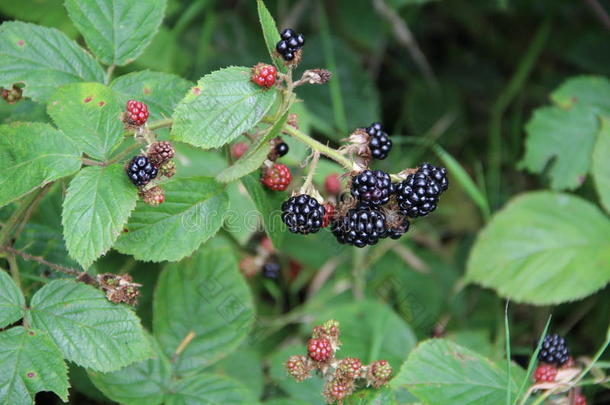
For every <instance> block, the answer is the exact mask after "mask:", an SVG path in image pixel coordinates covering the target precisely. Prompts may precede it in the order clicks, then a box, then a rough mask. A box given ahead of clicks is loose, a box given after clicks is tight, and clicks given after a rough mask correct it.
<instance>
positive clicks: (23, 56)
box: [0, 21, 104, 102]
mask: <svg viewBox="0 0 610 405" xmlns="http://www.w3.org/2000/svg"><path fill="white" fill-rule="evenodd" d="M103 80H104V71H103V70H102V68H101V66H100V65H99V64H98V63H97V62H96V61H95V60H94V59H93V58H92V57H91V55H89V54H88V53H87V52H85V51H84V50H83V49H82V48H81V47H79V46H78V45H77V44H76V43H75V42H74V41H72V40H70V39H69V38H68V37H67V36H66V35H65V34H63V33H62V32H61V31H58V30H56V29H54V28H45V27H41V26H38V25H34V24H27V23H23V22H18V21H10V22H5V23H3V24H2V25H0V86H1V87H10V86H11V85H12V84H13V83H24V84H25V88H24V95H25V96H27V97H31V98H33V99H34V100H36V101H43V102H45V101H47V100H48V99H49V97H50V96H51V94H52V93H53V92H54V91H55V90H56V88H57V87H59V86H61V85H64V84H67V83H73V82H83V81H90V82H96V81H97V82H101V81H103Z"/></svg>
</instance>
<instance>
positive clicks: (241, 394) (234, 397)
mask: <svg viewBox="0 0 610 405" xmlns="http://www.w3.org/2000/svg"><path fill="white" fill-rule="evenodd" d="M170 390H171V394H170V395H168V396H167V398H166V400H165V405H218V404H223V405H243V404H248V405H256V404H258V400H257V398H256V396H254V394H252V393H251V392H250V391H248V389H246V388H245V387H244V386H242V385H241V384H239V383H238V382H237V381H233V380H230V379H228V378H224V377H220V376H216V375H213V374H199V375H196V376H192V377H188V378H183V379H180V380H177V381H175V382H174V383H173V384H172V386H171V388H170Z"/></svg>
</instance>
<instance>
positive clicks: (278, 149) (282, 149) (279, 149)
mask: <svg viewBox="0 0 610 405" xmlns="http://www.w3.org/2000/svg"><path fill="white" fill-rule="evenodd" d="M288 150H290V148H289V147H288V144H287V143H286V142H281V143H278V144H277V145H275V153H277V155H278V157H282V156H286V154H287V153H288Z"/></svg>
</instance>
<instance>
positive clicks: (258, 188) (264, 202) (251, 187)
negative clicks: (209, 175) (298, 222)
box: [241, 173, 287, 249]
mask: <svg viewBox="0 0 610 405" xmlns="http://www.w3.org/2000/svg"><path fill="white" fill-rule="evenodd" d="M241 182H242V184H243V185H244V187H245V188H246V190H248V194H250V198H252V201H254V205H256V209H257V210H258V212H259V214H260V216H261V220H262V223H263V227H264V228H265V232H266V233H267V235H268V236H269V238H270V239H271V242H272V243H273V246H275V248H276V249H279V248H280V247H281V246H282V243H283V241H284V237H285V236H286V225H284V222H283V221H282V217H281V214H282V210H281V206H282V201H284V200H285V199H287V196H286V195H285V194H283V193H275V194H272V193H271V192H269V191H267V190H265V189H264V188H263V186H262V185H261V182H260V180H259V176H257V174H256V173H253V174H250V175H248V176H244V177H242V178H241Z"/></svg>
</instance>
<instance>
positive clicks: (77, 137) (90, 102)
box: [48, 83, 124, 160]
mask: <svg viewBox="0 0 610 405" xmlns="http://www.w3.org/2000/svg"><path fill="white" fill-rule="evenodd" d="M122 111H123V107H122V106H121V105H120V104H119V103H118V100H117V98H116V95H115V94H114V92H113V91H112V90H111V89H110V88H108V87H106V86H104V85H103V84H100V83H73V84H68V85H65V86H63V87H61V88H59V89H58V90H57V91H56V92H55V93H54V94H53V95H52V96H51V99H50V101H49V106H48V113H49V115H50V116H51V118H53V121H54V122H55V124H56V125H57V126H58V127H59V129H61V130H62V131H63V132H64V133H65V134H66V135H67V136H68V137H69V138H71V139H72V140H73V141H74V142H76V143H77V144H78V145H79V146H80V147H81V149H82V150H83V152H85V153H86V154H88V155H89V156H91V157H93V158H96V159H100V160H105V159H107V158H108V157H110V153H111V152H112V151H113V150H114V148H116V146H117V145H118V144H119V143H120V142H121V141H122V139H123V131H124V128H123V123H122V122H121V112H122Z"/></svg>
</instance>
